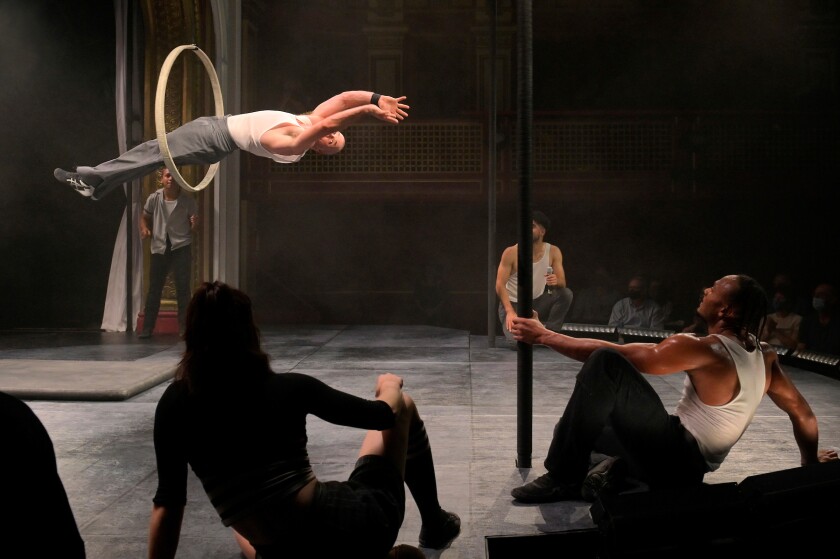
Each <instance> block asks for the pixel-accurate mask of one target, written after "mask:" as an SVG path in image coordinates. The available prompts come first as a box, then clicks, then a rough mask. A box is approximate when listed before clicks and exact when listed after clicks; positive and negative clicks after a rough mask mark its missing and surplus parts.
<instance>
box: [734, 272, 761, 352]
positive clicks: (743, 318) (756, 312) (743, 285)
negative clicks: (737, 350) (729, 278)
mask: <svg viewBox="0 0 840 559" xmlns="http://www.w3.org/2000/svg"><path fill="white" fill-rule="evenodd" d="M735 277H736V279H737V282H738V290H737V291H735V292H734V293H732V295H731V298H730V301H729V303H730V305H731V306H732V307H733V308H734V309H735V312H734V314H733V315H732V317H731V318H728V319H727V320H726V327H727V328H728V329H730V330H732V331H733V332H735V333H736V335H737V336H738V337H739V338H743V339H744V340H745V341H749V337H750V336H749V334H752V335H753V336H755V337H756V338H758V336H759V333H760V332H761V329H762V328H763V327H764V320H765V319H766V317H767V308H768V306H769V304H768V300H767V294H766V293H765V292H764V288H763V287H761V284H759V283H758V282H757V281H756V280H755V279H753V278H751V277H750V276H747V275H744V274H738V275H736V276H735Z"/></svg>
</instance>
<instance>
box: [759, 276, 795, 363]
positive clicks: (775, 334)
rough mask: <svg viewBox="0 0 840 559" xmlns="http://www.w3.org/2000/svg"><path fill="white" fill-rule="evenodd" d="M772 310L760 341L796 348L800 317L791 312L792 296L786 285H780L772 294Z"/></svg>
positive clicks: (765, 322)
mask: <svg viewBox="0 0 840 559" xmlns="http://www.w3.org/2000/svg"><path fill="white" fill-rule="evenodd" d="M772 304H773V312H772V313H770V314H768V315H767V320H765V321H764V328H763V329H762V331H761V341H763V342H767V343H768V344H771V345H775V346H779V347H784V348H787V349H796V345H797V344H798V343H799V326H800V323H801V322H802V317H801V316H800V315H798V314H796V313H795V312H793V305H794V296H793V292H792V291H791V290H790V288H789V287H788V286H785V285H783V286H780V287H778V288H777V289H776V292H775V293H774V294H773V300H772Z"/></svg>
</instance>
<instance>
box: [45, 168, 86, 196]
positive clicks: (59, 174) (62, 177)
mask: <svg viewBox="0 0 840 559" xmlns="http://www.w3.org/2000/svg"><path fill="white" fill-rule="evenodd" d="M53 176H54V177H55V178H56V179H58V180H59V181H61V182H66V183H67V184H69V185H70V186H72V187H73V190H75V191H76V192H78V193H79V194H81V195H82V196H84V197H85V198H90V197H91V196H93V188H94V187H93V186H91V185H89V184H88V183H86V182H85V181H83V180H82V176H81V175H80V174H79V173H71V172H70V171H65V170H64V169H56V170H55V171H53Z"/></svg>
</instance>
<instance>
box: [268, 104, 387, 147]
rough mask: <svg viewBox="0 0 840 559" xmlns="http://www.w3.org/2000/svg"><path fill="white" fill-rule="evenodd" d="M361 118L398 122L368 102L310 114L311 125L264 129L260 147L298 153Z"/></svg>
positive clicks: (383, 110)
mask: <svg viewBox="0 0 840 559" xmlns="http://www.w3.org/2000/svg"><path fill="white" fill-rule="evenodd" d="M365 117H372V118H376V119H378V120H382V121H384V122H388V123H390V124H398V123H399V119H398V118H397V117H396V116H394V115H393V114H391V113H389V112H388V111H386V110H385V109H381V108H379V107H377V106H376V105H371V104H370V103H368V104H366V105H361V106H358V107H353V108H352V109H346V110H343V111H341V112H338V113H335V114H333V115H330V116H328V117H326V118H321V117H319V116H316V115H314V114H313V115H310V120H311V121H312V125H311V126H307V127H306V128H300V127H298V126H281V127H278V128H272V129H271V130H268V131H266V132H265V133H264V134H263V135H262V137H261V138H260V143H261V144H262V146H263V147H264V148H265V149H267V150H268V151H270V152H271V153H276V154H277V155H302V154H304V153H305V152H306V151H307V150H308V149H310V148H312V146H314V145H315V142H317V141H318V139H320V138H322V137H324V136H326V135H327V134H332V133H334V132H340V131H341V130H344V129H345V128H347V127H348V126H351V125H352V124H355V123H357V122H359V121H360V120H362V119H364V118H365Z"/></svg>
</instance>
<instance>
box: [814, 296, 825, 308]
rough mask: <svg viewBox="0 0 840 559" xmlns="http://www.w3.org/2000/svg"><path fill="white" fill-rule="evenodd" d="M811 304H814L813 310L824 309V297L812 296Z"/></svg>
mask: <svg viewBox="0 0 840 559" xmlns="http://www.w3.org/2000/svg"><path fill="white" fill-rule="evenodd" d="M812 304H813V305H814V310H816V311H822V310H825V299H823V298H822V297H814V300H813V302H812Z"/></svg>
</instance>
